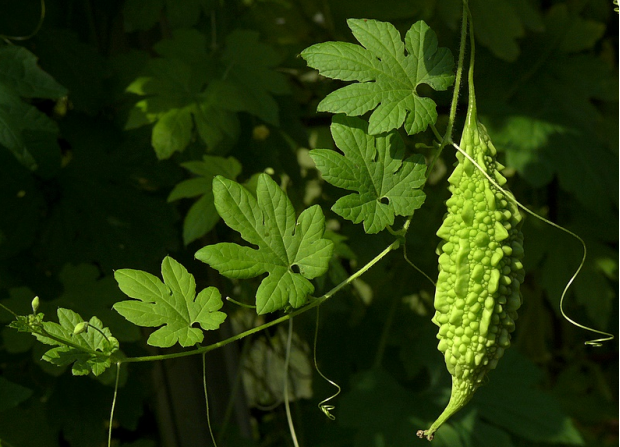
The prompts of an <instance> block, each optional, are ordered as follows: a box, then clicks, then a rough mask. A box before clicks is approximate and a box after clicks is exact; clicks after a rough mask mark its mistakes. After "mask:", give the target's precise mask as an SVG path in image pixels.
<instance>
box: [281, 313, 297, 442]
mask: <svg viewBox="0 0 620 447" xmlns="http://www.w3.org/2000/svg"><path fill="white" fill-rule="evenodd" d="M292 340H293V319H292V318H291V319H290V320H288V335H287V338H286V358H285V359H284V408H285V409H286V421H287V422H288V429H289V431H290V432H291V438H292V439H293V445H294V446H295V447H299V442H298V441H297V433H295V426H294V425H293V418H292V416H291V405H290V402H289V399H288V366H289V361H290V359H291V343H292Z"/></svg>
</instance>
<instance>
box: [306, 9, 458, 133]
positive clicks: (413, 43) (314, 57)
mask: <svg viewBox="0 0 620 447" xmlns="http://www.w3.org/2000/svg"><path fill="white" fill-rule="evenodd" d="M347 23H348V25H349V28H351V31H352V32H353V35H354V36H355V38H356V39H357V40H358V42H360V43H361V44H362V46H359V45H354V44H350V43H344V42H326V43H320V44H316V45H313V46H311V47H309V48H306V49H305V50H304V51H302V53H301V56H302V57H303V58H304V59H305V60H306V62H307V63H308V65H309V66H310V67H312V68H316V69H317V70H319V73H320V74H322V75H323V76H326V77H328V78H333V79H340V80H342V81H358V82H359V83H357V84H352V85H348V86H346V87H343V88H341V89H339V90H336V91H335V92H332V93H330V94H329V95H328V96H327V97H326V98H325V99H323V101H321V103H320V104H319V106H318V110H319V111H323V112H332V113H344V114H346V115H348V116H358V115H363V114H364V113H366V112H368V111H370V110H373V109H375V110H374V111H373V112H372V114H371V115H370V120H369V128H368V131H369V133H370V134H372V135H377V134H380V133H383V132H388V131H390V130H392V129H397V128H399V127H400V126H402V125H403V123H404V124H405V130H406V131H407V133H408V134H409V135H413V134H415V133H418V132H421V131H423V130H425V129H426V128H427V126H428V125H429V124H434V123H435V121H436V120H437V110H436V105H435V103H434V102H433V100H431V99H430V98H425V97H421V96H420V95H419V94H418V92H417V88H418V87H419V86H420V85H421V84H427V85H429V86H430V87H432V88H433V89H435V90H446V89H447V88H448V87H449V86H450V85H452V83H453V82H454V73H453V71H452V70H453V67H454V60H453V58H452V55H451V53H450V51H449V50H448V49H447V48H438V44H437V37H436V35H435V33H434V32H433V31H432V30H431V29H430V28H429V26H428V25H427V24H426V23H424V22H423V21H419V22H416V23H415V24H413V25H412V26H411V28H410V29H409V31H407V34H406V36H405V42H404V44H403V41H402V40H401V36H400V33H399V32H398V30H397V29H396V28H394V26H393V25H392V24H390V23H386V22H379V21H376V20H366V19H349V20H348V21H347Z"/></svg>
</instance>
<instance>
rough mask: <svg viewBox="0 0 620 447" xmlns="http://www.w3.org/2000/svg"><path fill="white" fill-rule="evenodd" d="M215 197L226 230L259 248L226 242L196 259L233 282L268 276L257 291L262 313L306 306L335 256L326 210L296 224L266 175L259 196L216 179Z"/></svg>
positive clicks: (306, 212)
mask: <svg viewBox="0 0 620 447" xmlns="http://www.w3.org/2000/svg"><path fill="white" fill-rule="evenodd" d="M213 194H214V195H215V207H216V208H217V211H218V213H219V214H220V216H222V219H223V220H224V222H226V225H228V226H229V227H230V228H232V229H233V230H235V231H237V232H239V234H240V235H241V237H242V238H243V239H244V240H245V241H247V242H249V243H251V244H254V245H257V246H258V249H254V248H251V247H247V246H240V245H238V244H234V243H230V242H221V243H219V244H215V245H208V246H206V247H203V248H201V249H200V250H198V252H196V258H197V259H199V260H200V261H202V262H205V263H207V264H209V265H210V266H211V267H213V268H214V269H216V270H217V271H219V272H220V273H221V274H222V275H224V276H226V277H228V278H239V279H244V278H253V277H255V276H258V275H261V274H263V273H268V276H267V277H266V278H265V279H263V280H262V281H261V284H260V286H259V288H258V290H257V291H256V310H257V312H258V313H259V314H264V313H269V312H274V311H276V310H279V309H283V308H285V307H286V306H289V305H290V306H292V307H301V306H303V305H304V304H305V303H306V302H307V300H308V297H309V296H310V295H311V294H312V293H313V292H314V286H313V285H312V283H311V282H310V281H309V280H310V279H313V278H316V277H318V276H321V275H323V274H325V272H326V271H327V267H328V264H329V260H330V258H331V256H332V250H333V245H334V244H333V242H332V241H330V240H328V239H325V238H323V233H324V231H325V217H324V216H323V212H322V211H321V208H320V207H319V206H318V205H315V206H312V207H310V208H307V209H306V210H304V211H303V212H302V213H301V214H300V215H299V217H298V218H297V221H295V210H294V208H293V205H292V204H291V202H290V200H289V199H288V197H287V196H286V194H285V193H284V192H283V191H282V190H281V189H280V188H279V187H278V185H277V184H276V183H275V182H274V181H273V180H272V179H271V178H270V177H269V176H268V175H266V174H261V175H260V176H259V177H258V181H257V185H256V197H254V195H253V194H252V193H251V192H250V191H248V190H247V189H246V188H244V187H243V186H241V185H240V184H238V183H236V182H234V181H232V180H228V179H226V178H224V177H222V176H218V177H215V179H214V180H213Z"/></svg>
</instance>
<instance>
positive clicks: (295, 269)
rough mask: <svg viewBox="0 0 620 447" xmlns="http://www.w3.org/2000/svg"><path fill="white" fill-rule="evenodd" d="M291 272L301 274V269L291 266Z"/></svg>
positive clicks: (294, 265) (295, 265)
mask: <svg viewBox="0 0 620 447" xmlns="http://www.w3.org/2000/svg"><path fill="white" fill-rule="evenodd" d="M291 271H292V272H293V273H301V269H300V268H299V266H298V265H297V264H293V265H291Z"/></svg>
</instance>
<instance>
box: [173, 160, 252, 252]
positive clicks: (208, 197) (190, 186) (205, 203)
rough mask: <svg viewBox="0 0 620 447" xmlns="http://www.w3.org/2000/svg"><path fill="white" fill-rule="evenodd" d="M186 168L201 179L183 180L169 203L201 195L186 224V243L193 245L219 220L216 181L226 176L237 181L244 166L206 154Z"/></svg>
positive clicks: (235, 161) (187, 164)
mask: <svg viewBox="0 0 620 447" xmlns="http://www.w3.org/2000/svg"><path fill="white" fill-rule="evenodd" d="M181 166H183V167H184V168H185V169H187V170H189V171H190V172H192V173H193V174H195V175H198V176H199V177H194V178H191V179H189V180H184V181H182V182H181V183H179V184H178V185H176V186H175V187H174V189H173V190H172V191H171V192H170V195H169V196H168V201H169V202H172V201H174V200H178V199H182V198H190V197H196V196H201V197H200V198H199V199H198V200H197V201H196V202H195V203H194V204H193V205H192V207H191V208H190V209H189V212H188V213H187V216H185V221H184V222H183V242H184V243H185V245H188V244H189V243H190V242H193V241H195V240H196V239H198V238H200V237H202V236H204V235H205V234H207V233H208V232H209V231H211V229H213V227H214V226H215V224H216V223H217V222H218V221H219V220H220V216H219V214H218V213H217V210H216V209H215V204H214V198H213V178H214V177H215V176H216V175H223V176H224V177H226V178H229V179H231V180H234V179H236V178H237V176H238V175H239V174H240V173H241V164H240V163H239V162H238V161H237V160H236V159H235V158H233V157H228V158H224V157H215V156H210V155H205V156H204V157H203V158H202V161H190V162H187V163H182V164H181Z"/></svg>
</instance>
